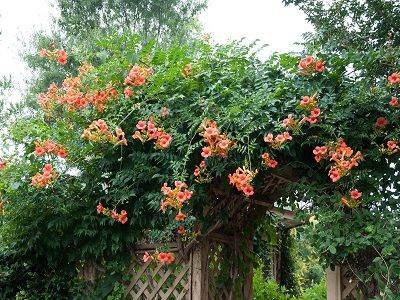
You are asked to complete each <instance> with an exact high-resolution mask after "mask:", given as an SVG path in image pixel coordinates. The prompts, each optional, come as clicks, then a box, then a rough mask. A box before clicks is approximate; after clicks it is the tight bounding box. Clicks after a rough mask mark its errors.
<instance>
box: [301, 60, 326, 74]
mask: <svg viewBox="0 0 400 300" xmlns="http://www.w3.org/2000/svg"><path fill="white" fill-rule="evenodd" d="M298 67H299V69H300V70H301V72H300V73H301V74H303V75H311V74H313V73H315V72H319V73H322V72H323V71H324V70H325V61H323V60H315V59H314V58H313V57H312V56H311V55H307V56H306V58H303V59H302V60H300V63H299V66H298Z"/></svg>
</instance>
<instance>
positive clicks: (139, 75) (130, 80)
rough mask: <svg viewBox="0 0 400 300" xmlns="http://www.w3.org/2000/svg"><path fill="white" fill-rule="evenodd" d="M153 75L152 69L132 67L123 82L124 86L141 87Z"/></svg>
mask: <svg viewBox="0 0 400 300" xmlns="http://www.w3.org/2000/svg"><path fill="white" fill-rule="evenodd" d="M152 73H153V69H152V68H142V67H139V66H137V65H135V66H133V67H132V69H131V70H130V71H129V74H128V76H126V78H125V80H124V84H126V85H132V86H142V85H143V84H145V82H146V79H147V77H149V76H150V75H151V74H152Z"/></svg>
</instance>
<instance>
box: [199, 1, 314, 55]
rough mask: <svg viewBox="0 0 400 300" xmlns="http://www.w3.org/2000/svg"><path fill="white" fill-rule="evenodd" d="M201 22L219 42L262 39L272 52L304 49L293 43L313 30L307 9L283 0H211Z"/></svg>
mask: <svg viewBox="0 0 400 300" xmlns="http://www.w3.org/2000/svg"><path fill="white" fill-rule="evenodd" d="M200 22H201V23H202V24H203V28H204V31H205V32H207V33H208V32H209V33H211V37H212V38H213V40H214V41H216V42H218V43H224V42H226V41H228V40H238V39H241V38H246V41H247V42H249V43H250V42H253V41H254V40H256V39H259V40H260V41H261V43H264V44H268V45H269V47H268V48H267V52H268V54H271V53H272V52H275V51H277V52H290V51H298V50H300V49H301V48H300V47H299V46H297V47H296V46H294V45H293V44H294V43H295V42H302V34H303V33H305V32H307V31H312V27H311V25H310V24H309V23H308V22H307V21H306V16H305V15H304V13H302V12H301V11H300V10H299V9H297V7H295V6H293V5H290V6H286V7H285V6H284V5H283V4H282V2H281V1H280V0H247V1H238V0H209V2H208V9H207V10H206V11H204V12H203V13H202V14H201V16H200Z"/></svg>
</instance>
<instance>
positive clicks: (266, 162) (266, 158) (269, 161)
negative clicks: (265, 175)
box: [261, 152, 278, 168]
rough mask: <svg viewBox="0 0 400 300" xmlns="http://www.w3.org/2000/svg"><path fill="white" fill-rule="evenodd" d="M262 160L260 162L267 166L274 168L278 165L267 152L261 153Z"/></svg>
mask: <svg viewBox="0 0 400 300" xmlns="http://www.w3.org/2000/svg"><path fill="white" fill-rule="evenodd" d="M261 157H262V159H263V161H262V164H263V165H265V166H266V167H268V168H275V167H276V166H277V165H278V162H277V161H276V160H274V159H272V158H271V157H270V155H269V153H266V152H265V153H263V154H262V155H261Z"/></svg>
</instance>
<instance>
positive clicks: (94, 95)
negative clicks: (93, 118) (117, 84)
mask: <svg viewBox="0 0 400 300" xmlns="http://www.w3.org/2000/svg"><path fill="white" fill-rule="evenodd" d="M117 96H118V92H117V90H116V89H115V88H114V87H113V86H112V84H111V83H108V84H107V86H106V89H105V90H103V91H98V90H95V91H93V92H90V93H86V94H85V96H84V99H83V100H81V103H82V101H86V102H88V103H91V104H92V105H93V106H94V108H95V109H96V110H97V111H104V110H105V109H106V107H107V104H108V102H109V101H110V100H111V99H114V98H116V97H117ZM77 97H78V98H77V101H79V97H80V94H79V93H78V94H77Z"/></svg>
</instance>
